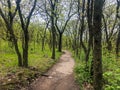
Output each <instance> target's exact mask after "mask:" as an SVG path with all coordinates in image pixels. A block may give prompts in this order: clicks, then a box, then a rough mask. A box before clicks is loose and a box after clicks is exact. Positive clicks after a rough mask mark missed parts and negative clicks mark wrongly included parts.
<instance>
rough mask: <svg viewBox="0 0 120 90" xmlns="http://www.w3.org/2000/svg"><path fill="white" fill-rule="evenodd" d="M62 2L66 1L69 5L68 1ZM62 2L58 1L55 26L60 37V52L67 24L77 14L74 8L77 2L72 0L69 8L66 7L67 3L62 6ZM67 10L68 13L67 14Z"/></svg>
mask: <svg viewBox="0 0 120 90" xmlns="http://www.w3.org/2000/svg"><path fill="white" fill-rule="evenodd" d="M61 3H66V5H67V3H68V1H62V2H61ZM61 3H60V2H59V3H58V2H57V6H56V14H55V27H56V29H57V31H58V34H59V39H58V42H59V43H58V51H59V52H61V51H62V36H63V33H64V31H65V29H66V26H67V24H68V22H69V21H70V19H71V18H72V16H73V15H75V14H76V11H74V10H73V6H74V3H75V2H74V1H73V0H70V2H69V5H68V6H67V8H66V5H64V6H62V5H61ZM67 11H68V12H67ZM65 12H66V13H67V14H65Z"/></svg>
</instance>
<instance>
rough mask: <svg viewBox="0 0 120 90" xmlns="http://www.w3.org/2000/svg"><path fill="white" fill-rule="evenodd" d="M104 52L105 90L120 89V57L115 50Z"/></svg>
mask: <svg viewBox="0 0 120 90" xmlns="http://www.w3.org/2000/svg"><path fill="white" fill-rule="evenodd" d="M103 52H104V53H105V52H106V54H103V77H104V89H105V90H120V66H119V65H120V58H119V60H117V59H116V57H115V54H114V52H110V53H107V51H103Z"/></svg>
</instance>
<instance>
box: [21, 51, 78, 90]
mask: <svg viewBox="0 0 120 90" xmlns="http://www.w3.org/2000/svg"><path fill="white" fill-rule="evenodd" d="M74 65H75V62H74V59H73V58H72V56H71V53H70V52H68V51H64V54H63V55H62V56H61V57H60V60H59V61H58V63H56V64H55V65H54V66H53V67H52V68H51V69H50V70H49V71H48V72H47V73H45V74H44V75H42V76H41V77H40V78H38V79H37V80H36V81H35V82H33V83H32V84H31V85H30V86H29V87H28V88H26V89H22V90H80V89H79V86H78V85H77V84H76V82H75V79H74V73H73V69H74Z"/></svg>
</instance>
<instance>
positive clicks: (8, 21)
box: [0, 0, 22, 66]
mask: <svg viewBox="0 0 120 90" xmlns="http://www.w3.org/2000/svg"><path fill="white" fill-rule="evenodd" d="M7 7H8V8H7V9H8V11H7V12H6V13H7V14H6V13H5V11H3V10H4V9H3V10H2V9H1V8H0V15H1V17H2V18H3V20H4V22H5V25H6V28H7V32H8V33H9V35H10V36H9V38H10V39H11V41H12V42H13V44H14V46H15V51H16V54H17V57H18V65H19V66H22V57H21V53H20V50H19V48H18V43H17V38H16V36H15V33H14V30H13V21H14V18H15V15H16V12H17V7H15V9H14V11H13V7H12V3H11V0H7Z"/></svg>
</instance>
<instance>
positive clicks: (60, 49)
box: [58, 33, 62, 52]
mask: <svg viewBox="0 0 120 90" xmlns="http://www.w3.org/2000/svg"><path fill="white" fill-rule="evenodd" d="M58 51H59V52H61V51H62V33H59V45H58Z"/></svg>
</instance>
